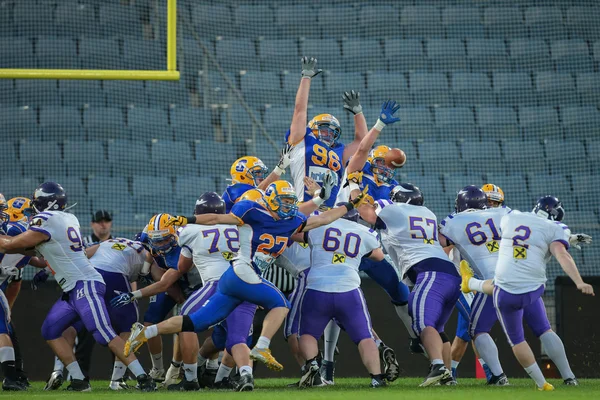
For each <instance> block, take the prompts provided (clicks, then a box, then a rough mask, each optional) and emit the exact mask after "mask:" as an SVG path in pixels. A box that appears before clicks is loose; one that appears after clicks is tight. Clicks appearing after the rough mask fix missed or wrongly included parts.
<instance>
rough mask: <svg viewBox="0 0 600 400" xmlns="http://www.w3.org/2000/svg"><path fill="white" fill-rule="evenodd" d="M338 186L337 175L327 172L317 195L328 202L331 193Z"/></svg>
mask: <svg viewBox="0 0 600 400" xmlns="http://www.w3.org/2000/svg"><path fill="white" fill-rule="evenodd" d="M337 184H338V179H337V175H336V174H335V172H333V171H331V170H328V171H327V172H325V176H324V177H323V187H322V188H321V192H320V193H319V197H320V198H322V199H323V200H328V199H329V197H330V196H331V191H332V190H333V188H334V187H335V186H336V185H337Z"/></svg>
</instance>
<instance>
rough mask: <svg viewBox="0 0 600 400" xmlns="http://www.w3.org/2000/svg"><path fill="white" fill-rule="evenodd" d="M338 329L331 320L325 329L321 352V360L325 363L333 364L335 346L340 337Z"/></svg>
mask: <svg viewBox="0 0 600 400" xmlns="http://www.w3.org/2000/svg"><path fill="white" fill-rule="evenodd" d="M340 331H341V329H340V327H339V326H338V324H337V323H336V322H335V321H334V320H331V321H329V323H328V324H327V326H326V327H325V334H324V336H325V346H324V347H325V348H324V351H323V359H324V360H326V361H330V362H333V361H334V359H335V346H336V345H337V342H338V338H339V337H340Z"/></svg>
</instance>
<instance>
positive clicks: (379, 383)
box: [370, 374, 387, 389]
mask: <svg viewBox="0 0 600 400" xmlns="http://www.w3.org/2000/svg"><path fill="white" fill-rule="evenodd" d="M370 386H371V387H372V388H374V389H376V388H380V387H386V386H387V383H386V382H385V377H384V375H383V374H379V375H371V385H370Z"/></svg>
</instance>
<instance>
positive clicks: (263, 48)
mask: <svg viewBox="0 0 600 400" xmlns="http://www.w3.org/2000/svg"><path fill="white" fill-rule="evenodd" d="M258 54H259V56H260V65H261V69H262V70H263V71H277V72H279V71H281V70H283V69H288V70H297V69H298V64H299V62H300V56H299V55H298V43H297V42H296V40H295V39H264V40H261V41H259V42H258ZM245 69H250V68H245Z"/></svg>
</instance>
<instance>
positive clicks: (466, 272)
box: [459, 260, 475, 293]
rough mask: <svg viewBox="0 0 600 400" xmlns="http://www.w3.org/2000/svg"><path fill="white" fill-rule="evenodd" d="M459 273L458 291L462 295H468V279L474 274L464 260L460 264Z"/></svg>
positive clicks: (469, 290)
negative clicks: (460, 279)
mask: <svg viewBox="0 0 600 400" xmlns="http://www.w3.org/2000/svg"><path fill="white" fill-rule="evenodd" d="M459 271H460V276H461V278H462V281H461V282H460V290H461V291H462V292H463V293H470V292H471V289H469V279H471V278H472V277H473V276H474V275H475V273H474V272H473V270H472V269H471V267H470V266H469V263H468V262H466V261H465V260H462V261H461V262H460V268H459Z"/></svg>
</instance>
